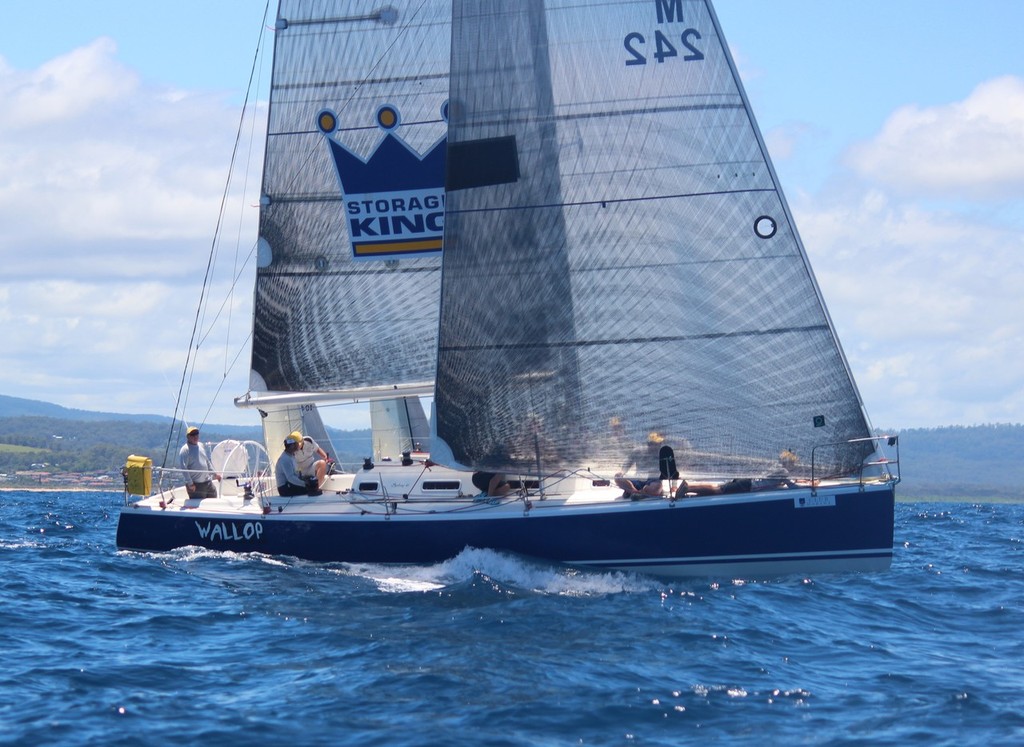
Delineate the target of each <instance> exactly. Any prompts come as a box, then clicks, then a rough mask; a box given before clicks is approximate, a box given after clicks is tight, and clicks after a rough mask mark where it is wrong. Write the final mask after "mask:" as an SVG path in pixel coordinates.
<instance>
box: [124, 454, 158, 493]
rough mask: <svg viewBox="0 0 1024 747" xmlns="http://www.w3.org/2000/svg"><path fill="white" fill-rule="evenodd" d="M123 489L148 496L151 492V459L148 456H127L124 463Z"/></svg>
mask: <svg viewBox="0 0 1024 747" xmlns="http://www.w3.org/2000/svg"><path fill="white" fill-rule="evenodd" d="M124 489H125V490H126V491H127V492H128V493H130V494H131V495H141V496H148V495H149V494H150V493H152V492H153V460H152V459H150V458H149V457H144V456H134V455H131V456H129V457H128V459H127V461H125V464H124Z"/></svg>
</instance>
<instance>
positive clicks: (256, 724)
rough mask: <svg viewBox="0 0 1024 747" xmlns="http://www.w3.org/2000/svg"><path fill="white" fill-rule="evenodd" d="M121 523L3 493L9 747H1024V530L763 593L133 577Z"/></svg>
mask: <svg viewBox="0 0 1024 747" xmlns="http://www.w3.org/2000/svg"><path fill="white" fill-rule="evenodd" d="M120 505H121V496H120V495H119V494H116V493H74V492H20V491H9V492H3V493H0V654H2V662H3V666H2V667H0V744H19V745H20V744H26V745H29V744H31V745H47V744H60V745H63V744H74V745H79V744H90V745H91V744H96V745H100V744H102V745H155V744H160V745H178V744H181V745H186V744H187V745H193V744H199V743H207V744H216V745H234V744H237V745H251V744H256V743H261V744H288V745H306V744H310V745H321V744H323V745H339V744H346V745H347V744H358V745H450V744H454V743H462V744H475V745H569V744H582V745H679V744H689V743H698V742H699V743H728V744H750V745H755V744H756V745H763V744H811V745H850V744H872V745H878V744H894V745H895V744H900V745H906V744H927V745H941V744H949V745H963V744H983V745H997V744H1005V745H1019V744H1024V573H1022V570H1024V505H1019V504H969V503H946V504H937V503H917V504H912V503H911V504H907V503H902V504H898V505H897V514H896V516H897V519H896V556H895V560H894V563H893V569H892V571H890V572H889V573H884V574H875V575H855V574H849V575H842V574H840V575H822V576H820V577H813V578H800V577H784V578H779V579H776V580H773V581H770V582H756V583H755V582H742V581H737V580H733V579H729V578H717V579H715V578H706V579H694V580H687V581H683V582H674V583H667V582H665V581H661V580H658V579H654V578H649V577H644V576H639V575H633V574H628V573H607V572H594V571H582V570H575V569H568V568H564V567H561V566H555V565H548V564H543V563H536V562H533V561H526V560H524V559H522V558H517V557H513V556H508V555H502V554H498V553H494V552H489V551H482V550H467V551H465V552H464V553H463V554H462V555H460V556H459V557H457V558H455V559H453V560H451V561H449V562H446V563H442V564H439V565H434V566H426V567H404V568H389V567H382V566H350V565H344V564H334V565H323V564H313V563H307V562H301V561H296V560H292V559H277V558H268V557H263V556H258V555H237V554H232V553H213V552H206V551H198V550H195V549H191V550H181V551H177V552H171V553H160V554H149V553H128V552H118V551H117V550H116V549H115V547H114V529H115V525H116V522H117V513H118V509H119V507H120Z"/></svg>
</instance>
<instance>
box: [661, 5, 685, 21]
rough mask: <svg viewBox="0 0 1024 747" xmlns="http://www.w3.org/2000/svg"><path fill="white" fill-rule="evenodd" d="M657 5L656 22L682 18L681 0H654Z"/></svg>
mask: <svg viewBox="0 0 1024 747" xmlns="http://www.w3.org/2000/svg"><path fill="white" fill-rule="evenodd" d="M654 4H655V5H656V6H657V7H658V23H675V22H676V21H679V22H680V23H682V20H683V0H654Z"/></svg>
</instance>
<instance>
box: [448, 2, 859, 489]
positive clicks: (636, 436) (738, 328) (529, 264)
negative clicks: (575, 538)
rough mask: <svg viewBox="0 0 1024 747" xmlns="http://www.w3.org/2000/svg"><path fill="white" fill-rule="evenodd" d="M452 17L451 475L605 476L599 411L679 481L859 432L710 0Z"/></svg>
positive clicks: (835, 347) (491, 9) (835, 348)
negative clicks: (671, 465)
mask: <svg viewBox="0 0 1024 747" xmlns="http://www.w3.org/2000/svg"><path fill="white" fill-rule="evenodd" d="M454 6H455V7H454V11H453V28H452V69H451V102H452V104H451V108H452V117H451V122H450V128H449V143H450V151H449V164H448V168H449V179H450V180H451V179H452V174H455V173H460V172H461V171H462V170H463V169H468V170H469V172H470V173H469V176H468V177H466V178H465V179H462V180H461V181H460V182H459V183H457V184H450V190H449V194H448V214H447V218H446V220H447V224H446V231H447V233H446V239H445V241H446V244H445V258H444V268H443V279H442V289H443V297H442V305H441V318H440V325H441V333H440V334H441V336H440V347H439V359H438V369H437V391H436V411H437V424H436V431H437V434H438V436H439V437H440V438H441V439H443V441H444V442H445V443H446V444H447V447H448V448H450V449H451V453H452V456H453V457H454V460H455V461H457V462H459V463H461V464H465V465H472V466H479V467H488V468H492V469H504V470H515V469H524V468H526V469H528V468H529V467H530V466H531V465H533V464H534V463H535V462H537V461H540V462H541V466H540V469H541V470H542V471H548V470H553V469H562V468H573V467H579V466H593V467H609V466H618V465H619V464H621V462H622V458H623V439H622V438H620V437H618V436H616V434H614V433H612V432H611V431H610V424H611V423H612V422H613V421H615V420H617V421H618V422H620V423H622V424H623V425H624V426H625V428H626V434H627V435H628V436H629V437H630V438H631V439H632V440H634V441H639V440H640V439H641V438H642V436H644V435H646V434H647V433H648V432H649V431H658V432H659V433H661V434H664V435H665V437H666V438H667V439H668V443H670V444H673V445H675V446H676V449H677V454H678V456H679V458H680V461H681V462H683V464H685V466H686V467H688V468H691V469H693V470H695V471H700V472H703V473H710V474H723V475H729V474H750V472H751V470H752V469H754V468H755V467H756V466H757V465H761V464H764V465H768V464H770V463H771V462H773V461H774V460H775V459H776V457H777V456H778V454H779V452H780V451H781V450H783V449H788V450H791V451H793V452H795V453H796V454H798V455H799V456H800V457H802V458H803V459H805V460H806V461H809V460H810V456H811V449H812V447H813V446H814V445H815V444H820V443H826V442H838V441H846V440H847V439H850V438H857V437H864V436H868V435H869V426H868V423H867V419H866V416H865V415H864V412H863V408H862V407H861V403H860V398H859V395H858V393H857V391H856V388H855V385H854V383H853V380H852V377H851V375H850V372H849V369H848V366H847V364H846V361H845V358H844V356H843V353H842V351H841V349H840V347H839V344H838V340H837V338H836V335H835V332H834V330H833V327H832V324H831V321H830V320H829V317H828V314H827V311H826V310H825V307H824V304H823V302H822V299H821V296H820V293H819V291H818V287H817V285H816V282H815V280H814V277H813V275H812V272H811V269H810V266H809V264H808V261H807V257H806V254H805V252H804V249H803V247H802V245H801V242H800V239H799V237H798V236H797V233H796V229H795V227H794V225H793V222H792V219H791V216H790V213H789V209H788V207H787V205H786V203H785V200H784V198H783V195H782V192H781V190H780V188H779V184H778V179H777V178H776V176H775V173H774V170H773V168H772V166H771V164H770V162H769V159H768V154H767V150H766V148H765V146H764V142H763V140H762V138H761V135H760V133H759V131H758V129H757V125H756V123H755V121H754V117H753V114H752V113H751V111H750V106H749V104H748V102H747V99H746V96H745V94H744V92H743V89H742V85H741V83H740V80H739V76H738V74H737V72H736V69H735V66H734V64H733V62H732V60H731V57H730V56H729V52H728V49H727V46H726V44H725V40H724V39H723V37H722V34H721V31H720V28H719V25H718V22H717V19H716V18H715V15H714V11H713V10H712V8H711V6H710V2H705V0H649V1H648V2H636V3H615V4H609V3H603V2H579V1H578V0H547V2H542V1H541V0H524V1H523V2H517V3H492V2H489V1H488V0H456V2H455V3H454ZM460 149H461V151H462V152H464V153H466V154H470V155H471V156H472V159H473V163H472V168H468V166H467V165H466V164H463V163H462V160H461V157H460ZM510 161H511V166H510V163H509V162H510ZM683 445H688V446H689V447H690V448H689V449H688V450H687V451H685V452H684V451H683V450H682V449H681V448H680V447H681V446H683ZM435 450H437V444H435ZM868 450H870V449H868ZM863 456H864V453H863V450H861V449H859V448H842V449H835V450H829V451H828V452H827V453H826V452H819V453H818V455H817V459H818V460H819V462H820V461H821V460H824V459H827V461H828V464H827V465H821V466H822V467H824V469H825V470H826V471H834V472H848V471H850V470H852V469H855V468H856V466H857V465H858V464H859V463H860V462H861V460H862V459H863ZM681 466H682V465H681Z"/></svg>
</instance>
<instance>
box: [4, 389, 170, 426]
mask: <svg viewBox="0 0 1024 747" xmlns="http://www.w3.org/2000/svg"><path fill="white" fill-rule="evenodd" d="M21 416H30V417H43V418H59V419H61V420H132V421H150V422H157V423H170V422H171V418H169V417H167V416H166V415H124V414H122V413H116V412H93V411H91V410H75V409H72V408H70V407H62V406H61V405H54V404H51V403H50V402H40V401H38V400H34V399H22V398H21V397H8V396H7V395H4V394H0V418H16V417H21Z"/></svg>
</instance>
